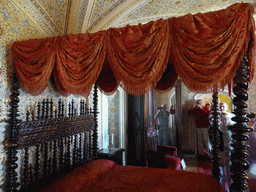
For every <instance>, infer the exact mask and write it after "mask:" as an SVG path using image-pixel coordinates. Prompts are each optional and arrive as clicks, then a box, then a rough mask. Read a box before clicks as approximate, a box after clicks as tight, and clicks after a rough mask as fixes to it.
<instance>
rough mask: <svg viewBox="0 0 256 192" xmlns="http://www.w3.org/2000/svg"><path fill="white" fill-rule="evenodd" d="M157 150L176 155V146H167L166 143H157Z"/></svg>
mask: <svg viewBox="0 0 256 192" xmlns="http://www.w3.org/2000/svg"><path fill="white" fill-rule="evenodd" d="M157 151H158V152H161V153H165V154H166V155H172V156H177V147H173V146H167V145H158V146H157Z"/></svg>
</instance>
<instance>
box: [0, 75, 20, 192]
mask: <svg viewBox="0 0 256 192" xmlns="http://www.w3.org/2000/svg"><path fill="white" fill-rule="evenodd" d="M12 81H13V82H12V88H11V95H10V106H11V108H10V114H9V115H8V116H9V119H8V121H7V122H8V124H9V126H8V130H7V131H8V137H9V138H8V142H9V143H8V149H7V150H8V151H7V161H6V180H5V186H4V188H5V191H11V192H15V191H17V188H18V187H19V185H20V184H19V182H18V177H17V175H18V174H17V171H16V169H17V167H18V164H17V163H16V162H17V160H18V157H17V153H18V151H17V147H18V144H17V142H18V135H19V122H20V120H19V119H18V116H19V114H18V107H19V105H18V103H19V95H20V92H19V88H20V85H19V82H18V78H17V77H16V74H13V79H12Z"/></svg>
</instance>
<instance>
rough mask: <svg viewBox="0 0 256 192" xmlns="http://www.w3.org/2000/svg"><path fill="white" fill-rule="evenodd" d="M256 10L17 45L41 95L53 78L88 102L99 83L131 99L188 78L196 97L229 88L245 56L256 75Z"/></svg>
mask: <svg viewBox="0 0 256 192" xmlns="http://www.w3.org/2000/svg"><path fill="white" fill-rule="evenodd" d="M253 12H254V9H253V6H252V5H251V4H249V3H236V4H234V5H231V6H229V7H227V8H226V9H223V10H219V11H214V12H208V13H203V14H202V13H198V14H195V15H191V14H188V15H185V16H182V17H173V18H169V19H166V20H164V19H159V20H157V21H151V22H149V23H146V24H138V25H133V26H130V25H127V26H126V27H123V28H110V29H108V30H104V31H99V32H96V33H85V34H72V35H63V36H58V37H50V38H44V39H32V40H27V41H17V42H14V44H13V46H12V54H13V59H14V64H15V70H16V74H17V76H18V78H19V81H20V83H21V86H22V87H23V88H24V89H25V90H26V91H27V92H28V93H30V94H32V95H39V94H41V93H42V92H43V91H44V89H45V88H46V86H47V84H48V81H49V78H50V76H51V75H53V77H54V80H55V83H56V87H57V88H58V90H59V91H60V92H61V94H63V95H68V94H81V95H83V96H85V97H87V96H88V95H89V93H90V90H91V88H92V86H93V84H94V83H95V82H97V83H98V85H99V87H100V89H101V90H102V91H103V92H105V93H109V94H110V93H112V92H114V91H115V90H116V89H117V87H118V86H121V87H122V88H123V89H124V90H125V91H126V92H127V93H129V94H135V95H140V94H145V93H146V92H148V91H150V90H151V89H152V88H154V89H155V90H157V91H167V90H170V89H171V88H172V87H173V86H174V85H175V83H176V81H177V78H178V77H179V78H181V80H182V81H183V82H184V84H185V85H186V86H187V87H188V89H190V90H191V91H193V92H201V93H203V92H208V91H217V90H219V89H223V88H224V87H225V86H226V85H227V84H228V83H230V82H232V79H233V77H234V76H235V72H236V69H237V68H238V66H239V65H240V61H241V59H242V57H243V55H244V54H245V53H247V54H248V56H249V65H250V66H249V67H250V68H249V79H248V80H249V82H251V80H252V79H253V76H254V65H255V61H254V57H255V22H254V19H253Z"/></svg>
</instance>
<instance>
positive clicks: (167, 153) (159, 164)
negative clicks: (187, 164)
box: [147, 145, 181, 170]
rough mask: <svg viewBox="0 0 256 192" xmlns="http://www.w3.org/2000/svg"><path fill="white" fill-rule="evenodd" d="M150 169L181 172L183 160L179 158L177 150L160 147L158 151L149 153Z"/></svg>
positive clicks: (169, 147)
mask: <svg viewBox="0 0 256 192" xmlns="http://www.w3.org/2000/svg"><path fill="white" fill-rule="evenodd" d="M147 157H148V167H155V168H163V169H172V170H181V159H180V158H179V157H177V148H176V147H172V146H165V145H159V146H157V151H155V150H149V151H148V155H147Z"/></svg>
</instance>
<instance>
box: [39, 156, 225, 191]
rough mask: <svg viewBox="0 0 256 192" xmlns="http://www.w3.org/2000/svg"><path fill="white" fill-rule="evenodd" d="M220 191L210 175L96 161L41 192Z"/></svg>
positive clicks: (72, 172)
mask: <svg viewBox="0 0 256 192" xmlns="http://www.w3.org/2000/svg"><path fill="white" fill-rule="evenodd" d="M43 191H44V192H45V191H47V192H60V191H62V192H64V191H65V192H71V191H72V192H76V191H77V192H78V191H84V192H85V191H88V192H103V191H104V192H110V191H118V192H119V191H127V192H129V191H132V192H144V191H145V192H151V191H152V192H157V191H159V192H160V191H161V192H168V191H171V192H219V191H220V192H221V191H223V189H222V187H221V185H220V183H219V182H218V181H217V180H216V179H215V178H214V177H213V176H211V175H205V174H200V173H193V172H187V171H177V170H170V169H158V168H145V167H136V166H120V165H117V164H115V163H114V162H112V161H109V160H96V161H93V162H90V163H88V164H86V165H83V166H81V167H79V168H76V169H75V170H73V171H71V172H70V173H69V174H67V175H65V176H63V177H61V178H60V179H58V180H57V181H55V182H53V183H52V184H50V185H49V186H47V187H45V188H44V189H42V190H40V192H43Z"/></svg>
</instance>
